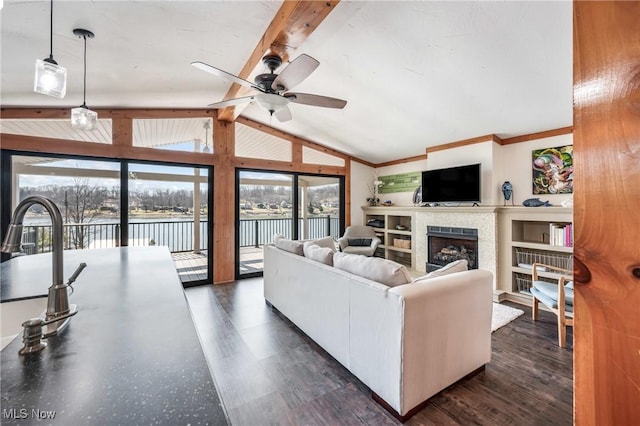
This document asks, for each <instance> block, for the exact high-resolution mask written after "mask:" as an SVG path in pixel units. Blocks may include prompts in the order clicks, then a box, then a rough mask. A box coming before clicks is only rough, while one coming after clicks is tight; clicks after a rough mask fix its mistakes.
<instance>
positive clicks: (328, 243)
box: [305, 237, 336, 256]
mask: <svg viewBox="0 0 640 426" xmlns="http://www.w3.org/2000/svg"><path fill="white" fill-rule="evenodd" d="M313 242H314V243H316V244H317V245H319V246H320V247H326V248H329V249H331V252H332V253H334V252H335V251H336V242H335V241H334V240H333V238H332V237H324V238H320V239H317V240H315V241H313ZM305 256H306V255H305Z"/></svg>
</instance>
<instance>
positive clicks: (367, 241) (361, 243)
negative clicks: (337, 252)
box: [349, 238, 371, 247]
mask: <svg viewBox="0 0 640 426" xmlns="http://www.w3.org/2000/svg"><path fill="white" fill-rule="evenodd" d="M349 245H350V246H354V247H368V246H370V245H371V238H349Z"/></svg>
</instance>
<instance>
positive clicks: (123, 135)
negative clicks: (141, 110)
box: [111, 118, 133, 148]
mask: <svg viewBox="0 0 640 426" xmlns="http://www.w3.org/2000/svg"><path fill="white" fill-rule="evenodd" d="M111 142H112V143H113V145H114V146H116V147H122V148H129V147H133V119H132V118H118V119H115V120H112V122H111Z"/></svg>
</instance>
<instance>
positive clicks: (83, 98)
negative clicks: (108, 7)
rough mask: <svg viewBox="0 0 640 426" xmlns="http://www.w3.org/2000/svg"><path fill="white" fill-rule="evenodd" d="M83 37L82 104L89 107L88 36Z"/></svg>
mask: <svg viewBox="0 0 640 426" xmlns="http://www.w3.org/2000/svg"><path fill="white" fill-rule="evenodd" d="M51 1H53V0H51ZM82 38H83V39H84V85H83V88H82V106H83V107H85V108H86V107H87V36H86V35H83V36H82Z"/></svg>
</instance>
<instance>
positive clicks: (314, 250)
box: [303, 241, 335, 266]
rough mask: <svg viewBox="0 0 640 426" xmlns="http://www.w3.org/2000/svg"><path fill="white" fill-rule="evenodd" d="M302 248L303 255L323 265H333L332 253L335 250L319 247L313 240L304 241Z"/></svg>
mask: <svg viewBox="0 0 640 426" xmlns="http://www.w3.org/2000/svg"><path fill="white" fill-rule="evenodd" d="M303 250H304V257H307V258H309V259H311V260H315V261H316V262H321V263H324V264H325V265H329V266H333V253H334V251H335V250H332V249H331V248H329V247H321V246H319V245H318V244H317V243H316V242H314V241H307V242H306V243H304V246H303Z"/></svg>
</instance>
